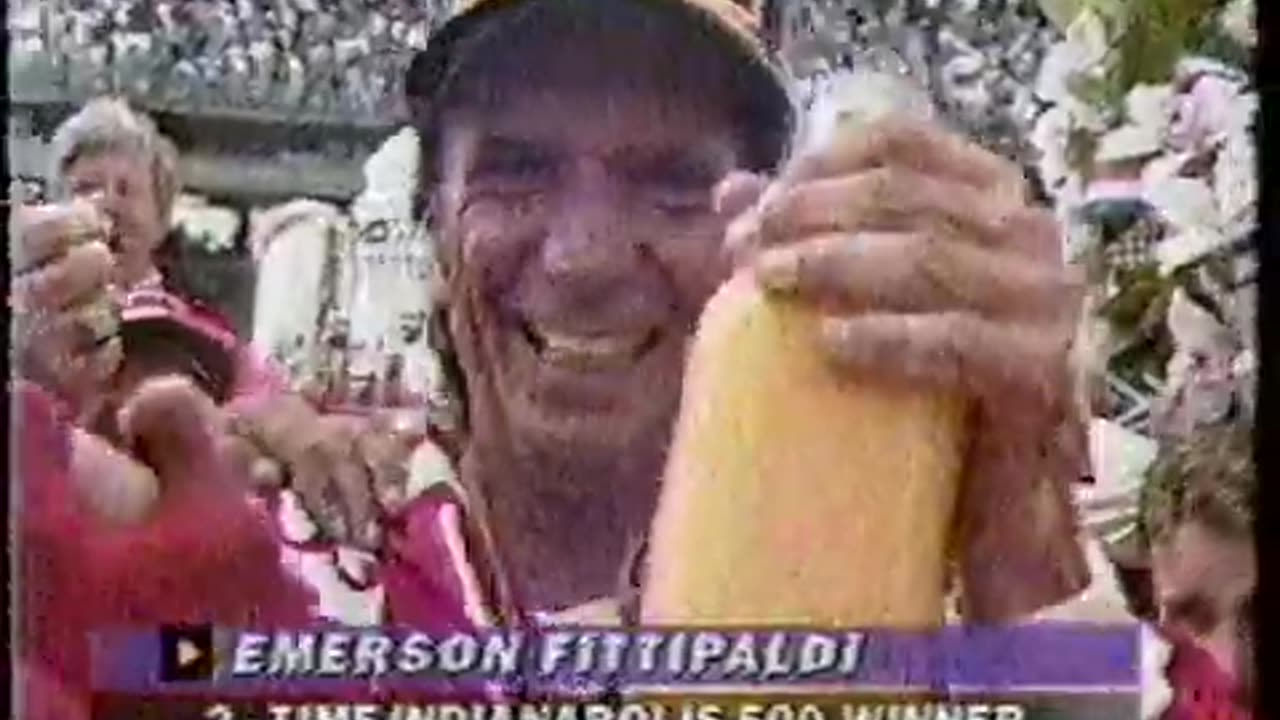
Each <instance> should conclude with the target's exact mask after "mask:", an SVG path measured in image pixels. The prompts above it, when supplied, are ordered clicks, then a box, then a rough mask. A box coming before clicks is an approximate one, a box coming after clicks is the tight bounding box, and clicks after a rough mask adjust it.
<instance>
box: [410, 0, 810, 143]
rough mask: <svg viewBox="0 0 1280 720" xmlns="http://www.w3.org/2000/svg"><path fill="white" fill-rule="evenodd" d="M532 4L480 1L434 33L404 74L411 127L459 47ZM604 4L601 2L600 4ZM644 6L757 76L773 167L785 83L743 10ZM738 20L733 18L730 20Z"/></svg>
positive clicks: (669, 0) (687, 0) (703, 4)
mask: <svg viewBox="0 0 1280 720" xmlns="http://www.w3.org/2000/svg"><path fill="white" fill-rule="evenodd" d="M529 1H530V0H478V1H477V2H473V3H472V4H471V6H470V7H469V8H468V9H466V10H464V11H463V12H461V13H459V14H458V15H456V16H454V17H453V18H451V19H450V20H449V21H448V22H447V23H445V24H444V25H443V26H442V27H440V28H439V29H438V30H436V31H435V33H434V34H433V35H432V36H431V39H430V40H429V41H428V43H427V47H426V49H424V50H421V51H419V52H418V53H417V54H416V55H415V56H414V57H413V59H412V61H411V62H410V64H409V68H408V70H407V71H406V75H405V82H404V87H405V96H406V101H407V103H408V105H409V108H410V112H411V115H412V117H413V120H414V124H415V125H416V126H417V127H418V128H419V129H420V130H421V129H424V128H430V127H431V126H432V124H433V121H434V113H435V111H436V109H437V106H438V102H437V99H438V98H439V97H440V95H441V94H442V92H443V91H444V90H445V89H446V88H447V86H448V83H449V74H450V69H451V67H452V65H453V63H454V61H455V60H456V54H457V52H458V48H459V45H460V44H462V43H463V41H465V40H466V39H467V38H469V37H471V36H472V35H473V34H474V33H475V32H476V31H477V30H478V29H479V28H481V27H483V26H485V25H486V24H488V22H489V21H491V20H493V19H494V18H495V17H496V16H499V15H502V14H505V13H507V12H510V11H512V10H515V9H517V8H519V7H521V6H524V5H526V4H528V2H529ZM601 1H602V2H603V1H605V0H601ZM608 1H611V2H638V1H640V0H608ZM643 1H644V2H645V4H646V5H650V6H653V5H661V6H663V7H664V8H666V9H670V10H674V11H677V12H683V13H685V14H686V15H687V16H688V17H689V19H690V20H691V21H693V22H696V23H699V24H701V25H702V27H703V28H705V29H706V30H708V31H710V34H711V36H712V37H714V38H715V39H717V40H720V41H723V47H724V49H725V52H727V53H729V54H730V56H731V58H732V59H733V60H734V61H735V62H736V63H740V66H741V67H744V68H748V69H749V70H750V72H752V73H754V74H755V77H754V78H752V80H751V82H750V85H751V88H752V91H753V94H756V97H754V98H753V102H752V103H751V106H752V107H753V108H759V112H760V113H761V114H763V115H764V117H760V118H759V120H760V122H761V123H762V124H764V123H770V124H777V125H778V126H779V127H782V128H785V129H786V131H785V132H781V133H779V134H780V135H781V137H780V138H779V139H778V143H779V147H778V148H776V152H775V153H774V154H775V155H776V157H775V158H773V160H774V162H775V163H776V162H779V161H781V159H782V155H783V154H785V151H786V148H785V143H786V141H787V138H788V136H789V130H790V128H791V127H792V125H793V122H794V106H793V103H792V98H791V96H790V94H789V92H788V84H787V82H786V80H785V76H784V73H783V72H782V71H781V68H780V66H779V65H778V62H777V60H776V59H775V58H774V57H773V55H772V54H771V53H770V51H769V49H768V48H767V47H766V45H765V44H764V42H763V41H762V40H760V39H759V37H758V36H757V34H756V33H754V32H753V30H752V28H750V26H749V23H748V22H747V20H746V18H745V12H746V11H745V10H742V9H741V8H739V7H737V6H736V5H734V4H733V3H730V2H725V0H643ZM735 15H737V17H734V16H735Z"/></svg>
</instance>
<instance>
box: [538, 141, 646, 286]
mask: <svg viewBox="0 0 1280 720" xmlns="http://www.w3.org/2000/svg"><path fill="white" fill-rule="evenodd" d="M632 229H633V228H631V227H630V223H629V222H628V219H627V217H626V204H625V198H624V196H623V193H621V192H618V190H617V189H616V188H615V187H614V186H613V183H611V182H610V180H609V178H608V177H607V175H606V174H605V173H604V172H603V171H602V169H601V168H599V167H593V166H591V165H588V166H587V167H585V168H583V169H582V170H580V171H579V172H577V173H575V177H574V178H573V179H572V181H571V182H568V183H566V184H565V186H564V187H563V188H562V190H561V196H560V199H559V202H557V203H556V209H555V216H554V217H553V218H552V221H551V222H550V223H549V225H548V228H547V235H546V238H545V240H544V242H543V246H542V262H543V267H544V269H545V270H546V272H547V273H548V274H549V275H551V276H553V277H559V278H564V279H568V278H569V277H575V278H582V277H593V278H600V279H607V278H610V277H613V276H616V275H617V274H618V273H621V272H625V271H627V270H628V269H630V268H631V267H632V266H633V265H634V262H635V256H636V245H635V242H634V241H633V237H632V235H633V233H632V232H630V230H632Z"/></svg>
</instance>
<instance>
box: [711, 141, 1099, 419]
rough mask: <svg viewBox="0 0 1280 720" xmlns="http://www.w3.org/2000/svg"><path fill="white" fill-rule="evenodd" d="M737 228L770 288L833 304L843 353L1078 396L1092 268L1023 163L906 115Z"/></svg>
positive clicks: (827, 158)
mask: <svg viewBox="0 0 1280 720" xmlns="http://www.w3.org/2000/svg"><path fill="white" fill-rule="evenodd" d="M734 182H735V183H743V182H745V181H742V180H735V181H734ZM722 194H723V195H726V196H732V195H733V194H734V193H733V192H732V191H730V190H727V189H722ZM728 242H729V244H730V246H731V247H732V248H735V249H738V250H741V249H743V248H747V249H750V250H751V251H753V252H754V262H755V264H756V268H757V270H758V275H759V278H760V281H761V282H762V283H763V284H764V286H765V287H766V288H768V289H770V290H772V291H774V292H778V293H786V294H791V295H795V296H799V297H802V298H807V299H809V300H812V301H813V302H814V303H815V304H817V305H819V306H821V307H824V308H829V309H830V315H829V317H828V318H827V320H826V321H825V323H824V326H823V330H824V338H823V340H824V347H825V349H826V350H827V351H828V352H829V353H830V355H831V358H832V359H833V360H834V361H835V362H836V363H838V364H841V365H844V366H847V367H850V368H856V369H858V370H859V371H863V372H868V373H874V374H875V375H877V376H880V377H884V378H887V379H893V380H902V381H907V382H910V383H912V384H917V385H930V386H936V387H938V388H945V389H959V390H962V391H964V392H966V393H967V394H970V395H971V396H974V397H976V398H978V399H979V400H981V401H984V402H988V403H994V404H996V405H998V406H999V407H1000V408H1001V411H1002V413H1004V414H1007V415H1016V416H1022V415H1033V416H1043V415H1044V414H1045V413H1050V414H1055V413H1062V412H1064V411H1065V407H1066V405H1067V404H1068V403H1069V402H1070V400H1071V395H1070V394H1069V391H1070V387H1071V383H1070V382H1068V380H1069V375H1068V372H1067V355H1068V349H1069V347H1070V344H1071V339H1072V336H1073V333H1074V330H1075V327H1076V321H1077V317H1078V312H1079V308H1080V301H1081V297H1082V295H1081V282H1080V278H1078V277H1077V275H1076V274H1075V273H1074V272H1072V271H1071V270H1070V269H1069V268H1067V267H1065V266H1064V264H1063V262H1062V260H1061V257H1060V245H1059V241H1058V231H1057V224H1056V222H1055V219H1054V217H1053V216H1052V214H1050V213H1049V212H1047V211H1043V210H1038V209H1033V208H1030V207H1028V206H1027V205H1026V201H1025V198H1024V180H1023V177H1022V175H1021V173H1020V172H1018V170H1017V168H1016V167H1014V166H1013V165H1012V164H1010V163H1007V162H1005V161H1003V160H1001V159H999V158H997V157H995V156H993V155H991V154H989V153H987V152H985V151H983V150H981V149H979V148H977V147H976V146H973V145H970V144H968V143H966V142H965V141H963V140H961V139H958V138H956V137H954V136H952V135H949V134H945V133H943V132H942V131H940V130H938V129H936V128H933V127H931V126H928V125H925V124H921V123H919V122H914V121H912V120H909V119H904V118H893V119H891V120H887V121H882V122H879V123H876V124H874V125H872V126H871V127H869V128H868V129H867V130H865V131H862V132H858V133H854V134H850V135H848V136H846V137H843V138H841V139H840V140H839V141H838V142H836V143H834V144H833V146H831V147H828V148H826V149H825V151H824V152H822V153H821V154H817V155H812V156H809V157H804V158H801V159H799V160H798V161H797V162H796V163H794V164H793V166H792V167H791V168H789V170H788V171H787V172H785V173H784V174H783V176H782V177H781V178H780V179H779V180H777V181H776V182H775V183H774V184H773V185H772V186H770V187H769V188H768V190H767V191H765V193H764V197H763V199H762V200H761V202H760V203H759V204H758V205H757V206H756V207H755V208H754V209H753V210H750V211H748V212H747V213H746V214H744V215H743V216H741V217H740V218H739V219H738V220H737V221H736V222H735V223H734V224H733V225H732V226H731V227H730V230H729V237H728Z"/></svg>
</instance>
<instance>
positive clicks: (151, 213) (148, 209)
mask: <svg viewBox="0 0 1280 720" xmlns="http://www.w3.org/2000/svg"><path fill="white" fill-rule="evenodd" d="M66 179H67V185H68V187H69V188H70V190H71V192H72V193H73V194H74V195H77V196H85V197H96V198H97V203H98V206H99V207H100V208H101V209H102V211H103V213H105V214H106V215H107V217H108V218H110V220H111V224H112V228H113V237H112V241H111V250H112V252H113V253H114V254H115V257H116V263H117V266H118V271H119V273H120V275H121V277H119V278H118V281H120V282H122V283H124V284H132V283H134V282H137V281H139V280H141V279H143V278H142V275H143V274H144V273H146V272H149V271H150V270H151V268H152V267H153V266H152V261H151V253H152V251H154V250H155V249H156V247H157V246H159V244H160V242H161V241H162V240H163V239H164V235H165V231H166V223H165V217H166V213H165V211H164V209H163V208H161V207H160V199H159V198H158V197H157V195H156V184H155V178H154V177H153V176H152V173H151V168H150V166H149V165H148V163H147V162H146V161H145V160H144V159H141V158H140V157H138V156H136V155H132V154H129V153H125V152H114V151H113V152H103V153H97V154H93V155H87V156H85V157H82V158H78V159H77V160H75V162H73V163H72V164H71V165H70V167H68V168H67V171H66Z"/></svg>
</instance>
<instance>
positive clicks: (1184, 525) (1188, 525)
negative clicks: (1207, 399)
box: [1140, 421, 1258, 720]
mask: <svg viewBox="0 0 1280 720" xmlns="http://www.w3.org/2000/svg"><path fill="white" fill-rule="evenodd" d="M1148 478H1149V480H1148V484H1147V486H1146V487H1145V488H1144V491H1143V498H1142V506H1141V520H1140V522H1141V528H1142V534H1143V537H1144V541H1145V544H1146V546H1147V548H1148V551H1149V553H1150V557H1151V571H1152V572H1151V582H1152V587H1153V591H1152V597H1153V598H1154V599H1155V603H1156V607H1157V617H1156V618H1155V620H1156V622H1157V624H1158V627H1159V628H1160V631H1161V633H1162V634H1163V635H1164V636H1165V638H1167V639H1168V640H1169V642H1171V643H1172V646H1173V651H1172V657H1171V660H1170V663H1169V666H1168V667H1167V676H1168V679H1169V683H1170V685H1171V686H1172V688H1173V699H1172V704H1171V706H1170V707H1169V708H1168V709H1167V710H1166V714H1165V715H1164V716H1163V717H1164V718H1166V719H1167V720H1183V718H1187V719H1188V720H1189V719H1191V718H1207V717H1213V718H1233V719H1234V718H1247V717H1249V715H1250V712H1249V708H1250V707H1252V704H1253V697H1254V687H1255V684H1254V682H1255V680H1254V672H1255V671H1254V668H1255V662H1254V657H1253V627H1254V625H1253V612H1254V608H1253V597H1254V592H1255V588H1256V586H1257V562H1258V556H1257V551H1256V548H1255V545H1254V535H1253V525H1254V520H1255V512H1254V509H1255V507H1256V503H1257V495H1258V477H1257V473H1256V470H1255V466H1254V464H1253V438H1252V433H1251V429H1250V427H1249V425H1248V423H1244V422H1239V421H1227V422H1221V423H1217V424H1214V425H1211V426H1205V427H1202V428H1199V429H1197V430H1196V431H1195V432H1194V433H1193V434H1191V435H1190V436H1188V437H1187V438H1185V439H1181V440H1178V441H1176V442H1174V443H1171V444H1170V445H1168V446H1166V447H1165V448H1163V449H1162V452H1161V453H1160V455H1159V456H1158V457H1157V459H1156V461H1155V463H1154V465H1153V466H1152V468H1151V469H1150V470H1149V472H1148Z"/></svg>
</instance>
